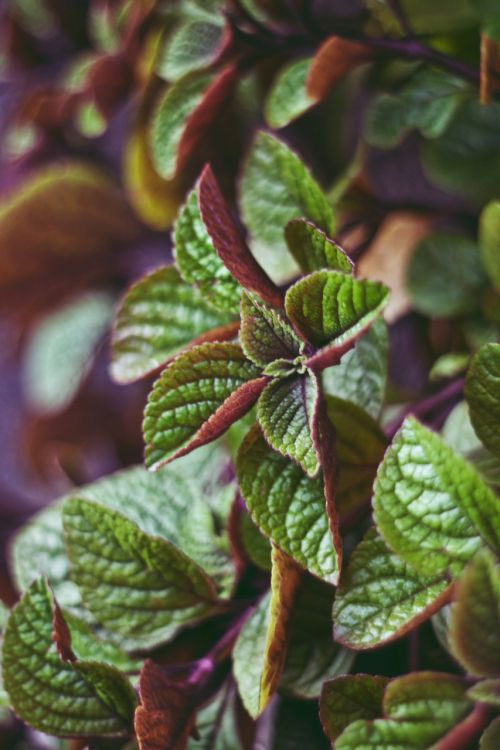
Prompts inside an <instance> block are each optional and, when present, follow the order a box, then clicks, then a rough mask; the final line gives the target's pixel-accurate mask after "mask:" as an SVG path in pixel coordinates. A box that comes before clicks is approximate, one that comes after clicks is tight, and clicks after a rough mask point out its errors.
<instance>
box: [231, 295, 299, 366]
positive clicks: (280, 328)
mask: <svg viewBox="0 0 500 750" xmlns="http://www.w3.org/2000/svg"><path fill="white" fill-rule="evenodd" d="M240 342H241V346H242V349H243V351H244V352H245V354H246V355H247V357H248V358H249V359H251V360H252V362H255V364H256V365H260V366H261V367H265V366H266V365H267V364H269V363H272V362H275V361H276V360H279V359H286V360H294V359H295V358H296V357H297V356H298V355H299V354H300V353H301V351H302V349H303V347H304V343H303V342H302V341H301V340H300V339H299V338H298V336H297V334H296V333H295V331H294V330H293V328H291V326H290V325H289V324H288V323H287V322H286V320H285V318H284V316H283V315H282V314H281V313H280V311H279V310H276V309H273V308H270V307H269V306H268V305H265V304H264V303H262V302H261V301H260V300H259V298H258V297H257V296H256V295H253V294H249V293H248V292H245V293H244V294H243V297H242V300H241V329H240Z"/></svg>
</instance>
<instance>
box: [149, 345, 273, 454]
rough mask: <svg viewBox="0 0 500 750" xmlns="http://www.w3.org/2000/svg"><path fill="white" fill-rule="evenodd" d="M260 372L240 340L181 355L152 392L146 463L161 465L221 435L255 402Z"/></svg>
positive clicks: (204, 347)
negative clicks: (242, 347)
mask: <svg viewBox="0 0 500 750" xmlns="http://www.w3.org/2000/svg"><path fill="white" fill-rule="evenodd" d="M259 375H260V371H259V369H258V368H257V367H256V366H255V365H254V364H252V362H249V361H248V360H247V359H246V358H245V355H244V353H243V350H242V349H241V347H239V346H238V345H236V344H202V345H201V346H197V347H195V348H194V349H191V350H189V351H187V352H185V353H183V354H180V355H179V356H178V357H177V359H175V360H174V361H173V362H172V364H170V365H169V366H168V367H167V369H166V370H165V371H164V372H163V374H162V375H161V377H160V378H159V379H158V380H157V381H156V383H155V385H154V387H153V390H152V392H151V393H150V395H149V399H148V403H147V406H146V411H145V414H144V426H143V429H144V437H145V441H146V464H147V466H148V467H149V468H158V467H160V466H161V465H162V464H164V463H166V462H167V461H170V460H172V459H173V458H176V457H179V456H180V455H183V454H184V453H188V452H189V451H191V450H193V449H194V448H196V447H198V446H199V445H203V444H204V443H207V442H210V441H211V440H215V438H217V437H219V435H221V434H222V433H223V432H224V431H225V430H227V428H228V427H229V426H230V425H231V424H232V423H233V422H235V421H236V420H237V419H239V418H240V417H242V416H243V415H244V414H245V413H246V412H247V411H248V410H249V409H250V407H251V406H253V404H254V403H255V401H256V399H257V396H258V395H259V393H260V391H261V390H262V388H263V387H264V385H265V384H266V379H265V378H260V379H258V378H259ZM249 388H250V390H249Z"/></svg>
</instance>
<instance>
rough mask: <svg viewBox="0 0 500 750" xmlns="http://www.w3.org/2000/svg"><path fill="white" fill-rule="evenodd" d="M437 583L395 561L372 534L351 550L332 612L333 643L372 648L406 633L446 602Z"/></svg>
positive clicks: (446, 593) (445, 590)
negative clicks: (338, 642) (334, 641)
mask: <svg viewBox="0 0 500 750" xmlns="http://www.w3.org/2000/svg"><path fill="white" fill-rule="evenodd" d="M450 596H451V593H450V586H449V583H448V581H446V580H444V579H443V578H442V577H439V576H437V575H434V576H433V577H430V576H428V577H424V576H421V575H418V574H417V573H415V571H413V570H412V568H411V567H410V566H409V565H407V564H406V563H404V562H403V561H402V560H401V559H400V558H399V557H397V556H396V555H394V554H393V553H392V552H391V551H390V550H389V549H388V548H387V546H386V544H385V542H384V541H383V539H381V537H380V536H379V535H378V534H377V532H376V530H375V529H371V530H370V531H368V533H367V534H366V536H365V538H364V539H363V541H362V542H361V543H360V544H359V545H358V547H356V549H355V550H354V552H353V554H352V556H351V559H350V561H349V565H348V566H347V569H346V570H345V571H344V573H343V575H342V578H341V581H340V586H339V588H338V590H337V596H336V598H335V603H334V607H333V621H334V635H335V639H336V640H337V641H340V642H341V643H344V644H345V645H346V646H350V647H351V648H355V649H367V648H374V647H375V646H378V645H380V644H381V643H385V642H387V641H391V640H393V639H394V638H399V637H400V636H402V635H404V634H405V633H407V632H408V631H409V630H411V629H412V628H413V627H415V626H416V625H418V624H419V623H420V622H422V621H423V620H425V619H427V618H428V617H430V616H431V615H432V614H434V612H436V611H437V610H438V609H440V608H441V607H442V606H443V604H445V603H446V601H448V599H449V597H450Z"/></svg>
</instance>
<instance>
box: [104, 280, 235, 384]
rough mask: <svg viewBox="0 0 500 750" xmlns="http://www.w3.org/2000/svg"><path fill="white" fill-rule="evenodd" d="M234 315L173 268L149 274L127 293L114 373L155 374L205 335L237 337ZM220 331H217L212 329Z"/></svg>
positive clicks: (119, 376)
mask: <svg viewBox="0 0 500 750" xmlns="http://www.w3.org/2000/svg"><path fill="white" fill-rule="evenodd" d="M230 321H231V317H230V316H229V315H227V314H226V315H223V314H221V313H217V312H215V311H214V310H213V309H212V308H211V307H210V306H209V305H207V304H206V303H205V301H204V300H203V299H202V298H201V296H200V295H199V294H198V293H197V291H196V290H195V289H193V287H192V286H191V285H190V284H185V283H184V282H183V281H182V279H181V278H180V276H179V274H178V272H177V270H176V269H175V268H174V267H173V266H167V267H165V268H160V269H159V270H158V271H153V272H152V273H150V274H148V275H147V276H144V277H143V278H142V279H140V280H139V281H137V282H136V283H135V284H134V285H133V286H132V287H131V288H130V289H129V290H128V292H127V293H126V295H125V297H124V298H123V301H122V303H121V305H120V308H119V310H118V312H117V318H116V323H115V328H114V331H113V339H112V362H111V374H112V376H113V379H114V380H116V382H118V383H129V382H132V381H134V380H137V379H138V378H141V377H144V376H145V375H148V374H149V373H151V372H154V371H155V370H156V369H157V368H158V367H160V366H161V365H164V364H165V363H166V362H168V360H169V359H170V358H171V357H172V356H174V355H175V354H177V353H178V352H179V351H180V350H181V349H183V348H184V347H186V346H188V345H190V344H191V343H193V341H194V343H196V340H197V339H198V340H199V339H200V338H202V337H203V338H205V337H206V340H209V341H217V340H220V341H224V340H225V339H227V338H233V337H234V336H235V335H236V333H237V327H236V326H235V325H233V324H232V323H231V322H230ZM212 329H215V330H212Z"/></svg>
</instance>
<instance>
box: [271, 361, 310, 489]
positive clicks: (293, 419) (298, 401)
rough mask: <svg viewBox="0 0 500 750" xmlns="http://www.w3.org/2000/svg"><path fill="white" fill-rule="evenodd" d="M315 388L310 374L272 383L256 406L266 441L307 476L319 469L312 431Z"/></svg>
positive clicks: (281, 379) (292, 376) (293, 376)
mask: <svg viewBox="0 0 500 750" xmlns="http://www.w3.org/2000/svg"><path fill="white" fill-rule="evenodd" d="M318 398H319V389H318V383H317V380H316V378H315V376H314V375H311V374H309V373H306V374H305V375H291V376H290V377H287V378H280V379H276V380H273V381H272V382H271V383H269V385H267V386H266V387H265V389H264V390H263V391H262V394H261V396H260V398H259V401H258V403H257V419H258V420H259V424H260V426H261V427H262V432H263V433H264V437H265V438H266V440H267V442H268V443H269V445H270V446H271V448H274V450H275V451H278V453H281V455H282V456H288V457H289V458H291V459H293V460H294V461H296V462H297V463H298V464H299V465H300V466H301V467H302V468H303V469H304V471H305V472H306V474H307V475H308V476H310V477H314V476H316V475H317V473H318V471H319V469H320V463H319V456H318V453H317V450H316V448H315V445H314V442H313V437H312V432H313V422H314V418H315V413H316V409H317V405H318Z"/></svg>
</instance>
